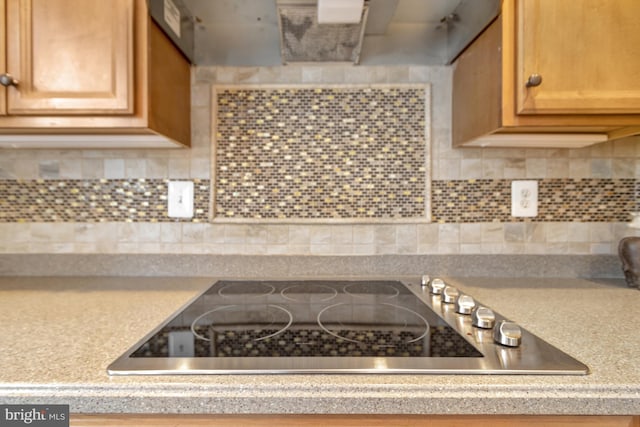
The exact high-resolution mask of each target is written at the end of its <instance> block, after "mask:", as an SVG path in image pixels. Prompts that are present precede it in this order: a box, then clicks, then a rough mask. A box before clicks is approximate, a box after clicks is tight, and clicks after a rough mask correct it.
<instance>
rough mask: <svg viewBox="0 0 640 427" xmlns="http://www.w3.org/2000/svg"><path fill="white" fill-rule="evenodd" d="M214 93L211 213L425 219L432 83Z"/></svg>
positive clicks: (250, 216)
mask: <svg viewBox="0 0 640 427" xmlns="http://www.w3.org/2000/svg"><path fill="white" fill-rule="evenodd" d="M216 94H217V97H216V98H217V99H216V100H214V102H217V117H216V119H215V122H216V123H217V129H216V143H215V146H216V148H215V150H216V165H215V194H216V196H215V207H214V209H215V217H219V218H234V219H283V220H290V219H352V218H354V219H363V218H365V219H392V218H393V219H398V218H402V219H407V218H410V219H411V218H415V219H423V220H424V219H427V217H428V188H429V186H428V182H427V180H428V178H427V176H428V173H427V170H426V166H425V165H426V164H427V163H428V152H429V148H428V134H427V125H428V124H427V123H426V120H427V119H426V118H427V117H428V114H429V113H428V111H427V106H428V104H429V103H428V99H429V97H428V86H421V87H375V86H372V87H364V88H357V87H355V88H354V87H324V88H321V87H314V88H311V87H308V88H300V87H297V88H273V89H268V88H253V89H251V88H220V89H218V90H217V91H216Z"/></svg>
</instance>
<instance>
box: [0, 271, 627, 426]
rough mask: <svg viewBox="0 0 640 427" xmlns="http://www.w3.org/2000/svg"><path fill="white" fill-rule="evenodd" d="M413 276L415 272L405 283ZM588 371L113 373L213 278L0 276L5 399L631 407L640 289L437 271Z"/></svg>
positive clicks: (562, 410)
mask: <svg viewBox="0 0 640 427" xmlns="http://www.w3.org/2000/svg"><path fill="white" fill-rule="evenodd" d="M413 280H414V281H415V280H417V278H413ZM446 280H448V281H449V282H450V283H452V284H454V285H456V286H458V287H459V288H460V289H462V290H463V291H465V292H467V293H469V294H471V295H473V296H475V297H476V298H477V299H478V300H480V301H482V302H483V303H485V304H487V305H489V306H491V307H492V308H493V309H495V310H496V311H498V312H499V313H501V314H502V315H504V316H505V317H507V318H509V319H511V320H513V321H516V322H518V323H520V324H521V325H522V326H523V327H524V328H526V329H528V330H529V331H531V332H533V333H534V334H536V335H538V336H540V337H541V338H543V339H545V340H547V341H548V342H550V343H551V344H553V345H555V346H557V347H559V348H560V349H561V350H563V351H565V352H566V353H568V354H570V355H571V356H573V357H575V358H577V359H578V360H580V361H582V362H584V363H586V364H587V365H588V366H589V367H590V369H591V373H590V374H589V375H586V376H555V375H553V376H544V375H534V376H518V375H364V374H358V375H306V374H305V375H195V376H186V375H185V376H178V375H176V376H114V377H110V376H109V375H107V373H106V367H107V366H108V365H109V364H110V363H111V362H113V361H114V360H115V359H116V358H117V357H118V356H120V355H121V354H122V353H123V352H125V351H126V350H127V349H128V348H130V347H131V346H132V345H134V344H135V343H136V342H138V341H139V340H140V339H141V338H142V337H143V336H144V335H145V334H147V333H148V332H149V331H150V330H151V329H153V328H154V327H156V326H157V325H158V324H159V323H160V322H162V321H163V320H165V319H166V318H167V317H168V316H170V315H171V314H172V313H174V312H176V311H177V310H178V309H179V308H180V307H182V306H183V305H184V304H186V303H187V302H188V301H189V300H191V299H192V298H193V297H194V296H195V295H197V294H198V293H200V292H202V291H204V290H205V289H206V288H208V287H209V286H210V285H211V284H212V283H213V282H214V279H212V278H202V277H198V278H180V277H171V278H166V277H165V278H158V277H47V278H45V277H0V324H1V325H2V338H1V339H0V366H1V367H2V369H0V404H13V403H30V404H38V403H43V404H55V403H63V404H69V405H70V410H71V412H73V413H227V414H234V413H235V414H247V413H272V414H275V413H279V414H287V413H306V414H314V413H316V414H349V413H353V414H376V413H377V414H602V415H628V414H640V363H638V361H637V359H636V356H637V355H640V335H639V334H638V330H637V329H638V320H637V319H638V318H637V316H638V314H637V313H638V310H639V308H640V292H638V291H637V290H634V289H629V288H627V287H626V285H625V284H624V281H622V280H618V279H597V280H595V279H593V280H587V279H567V278H560V279H553V278H531V279H513V278H510V279H506V278H505V279H499V278H475V279H474V278H463V279H456V278H446Z"/></svg>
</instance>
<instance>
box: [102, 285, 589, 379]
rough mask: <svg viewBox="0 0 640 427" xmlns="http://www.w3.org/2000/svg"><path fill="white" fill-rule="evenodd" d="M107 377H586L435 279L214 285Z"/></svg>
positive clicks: (120, 360)
mask: <svg viewBox="0 0 640 427" xmlns="http://www.w3.org/2000/svg"><path fill="white" fill-rule="evenodd" d="M108 372H109V374H111V375H130V374H240V373H242V374H247V373H251V374H267V373H447V374H463V373H464V374H586V373H588V368H587V367H586V366H585V365H583V364H582V363H580V362H578V361H576V360H575V359H573V358H571V357H570V356H568V355H566V354H565V353H563V352H561V351H560V350H558V349H556V348H554V347H552V346H551V345H549V344H547V343H546V342H544V341H542V340H540V339H539V338H537V337H535V336H534V335H532V334H530V333H528V332H527V331H526V330H524V329H522V328H520V327H519V326H518V325H516V324H514V323H512V322H508V321H506V319H504V318H502V317H501V316H500V315H498V314H497V313H494V312H493V311H492V310H490V309H489V308H487V307H484V306H481V305H480V304H478V303H477V302H475V301H474V300H473V298H472V297H470V296H468V295H463V294H460V292H458V290H457V289H455V288H453V287H451V286H447V285H446V283H444V281H442V280H440V279H433V280H429V279H428V278H426V279H424V278H423V284H422V285H418V284H415V285H412V284H405V283H403V282H400V281H383V280H373V281H370V280H367V281H364V280H359V281H335V280H331V281H328V280H311V281H294V280H288V281H235V280H221V281H218V282H216V283H215V284H214V285H213V286H211V287H210V288H209V289H208V290H207V291H205V292H204V293H203V294H201V295H200V296H198V297H197V298H196V299H195V300H193V301H192V302H191V303H189V304H188V305H187V306H186V307H184V308H183V309H181V310H180V311H179V312H178V313H176V314H174V315H173V316H172V317H171V318H170V319H168V320H167V321H166V322H165V323H163V324H162V325H161V326H159V327H158V328H157V329H156V330H154V331H152V332H151V333H150V334H149V335H148V336H146V337H145V338H143V339H142V340H141V341H140V342H139V343H138V344H136V345H135V346H134V347H132V348H131V349H130V350H129V351H127V352H126V353H125V354H124V355H122V356H121V357H120V358H118V359H117V360H116V361H115V362H114V363H112V364H111V365H110V366H109V368H108Z"/></svg>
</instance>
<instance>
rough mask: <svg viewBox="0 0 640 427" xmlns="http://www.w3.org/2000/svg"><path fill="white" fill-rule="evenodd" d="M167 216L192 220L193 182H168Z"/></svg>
mask: <svg viewBox="0 0 640 427" xmlns="http://www.w3.org/2000/svg"><path fill="white" fill-rule="evenodd" d="M167 199H168V200H167V202H168V203H167V204H168V215H169V216H170V217H171V218H193V182H192V181H169V194H168V196H167Z"/></svg>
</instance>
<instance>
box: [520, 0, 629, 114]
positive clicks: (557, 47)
mask: <svg viewBox="0 0 640 427" xmlns="http://www.w3.org/2000/svg"><path fill="white" fill-rule="evenodd" d="M639 17H640V1H638V0H567V1H565V0H518V8H517V35H516V37H517V39H516V40H517V55H518V56H517V66H516V68H517V69H516V112H517V114H564V113H569V114H571V113H576V114H616V113H617V114H634V113H635V114H637V113H640V18H639ZM532 74H538V75H540V76H541V77H542V82H541V83H540V84H539V85H538V86H535V87H529V88H527V87H526V82H527V80H528V78H529V76H531V75H532Z"/></svg>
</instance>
